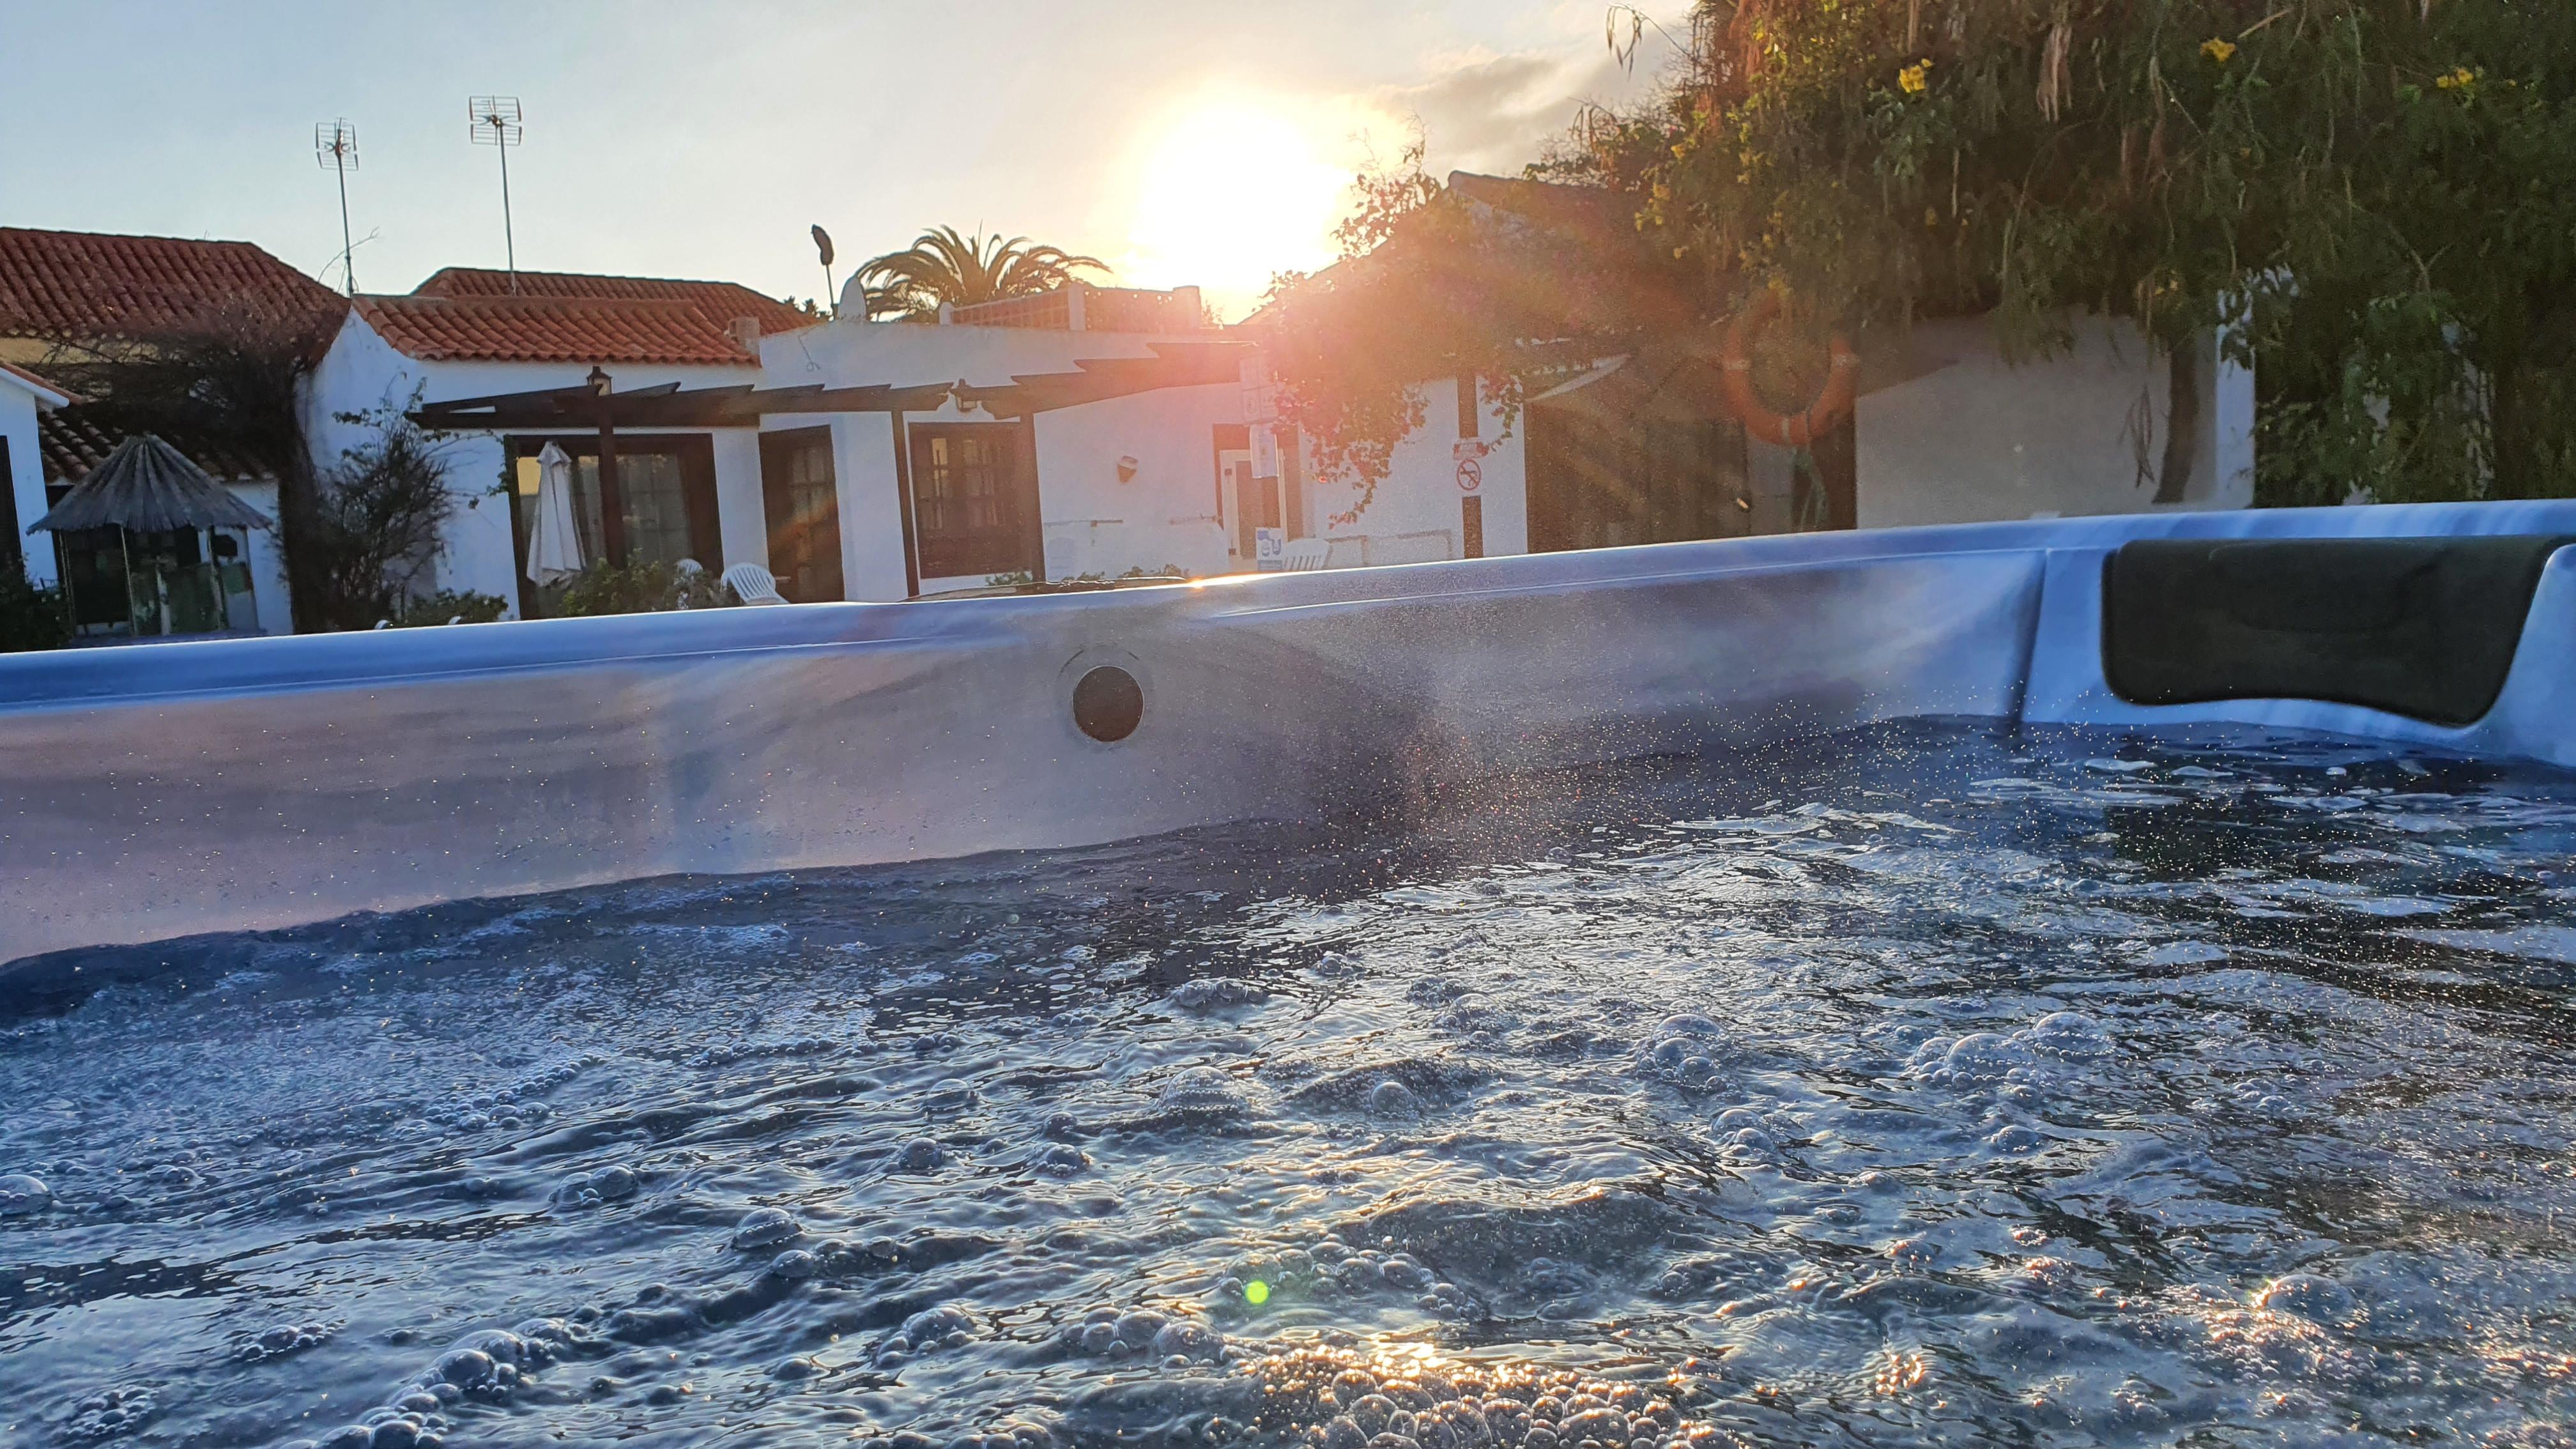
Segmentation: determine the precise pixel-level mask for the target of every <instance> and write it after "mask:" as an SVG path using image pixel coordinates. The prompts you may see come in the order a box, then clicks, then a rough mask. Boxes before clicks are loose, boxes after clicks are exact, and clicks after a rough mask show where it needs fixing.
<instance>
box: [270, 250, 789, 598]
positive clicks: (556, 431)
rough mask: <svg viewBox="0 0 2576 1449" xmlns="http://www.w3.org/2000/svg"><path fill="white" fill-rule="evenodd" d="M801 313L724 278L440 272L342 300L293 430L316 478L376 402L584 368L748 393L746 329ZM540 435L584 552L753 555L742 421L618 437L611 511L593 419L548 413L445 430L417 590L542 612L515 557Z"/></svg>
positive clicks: (757, 508) (542, 384)
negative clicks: (444, 478) (431, 530)
mask: <svg viewBox="0 0 2576 1449" xmlns="http://www.w3.org/2000/svg"><path fill="white" fill-rule="evenodd" d="M514 287H515V288H516V290H515V291H514V290H513V288H514ZM812 320H813V319H811V318H810V317H808V316H806V315H805V314H804V313H801V312H799V311H797V310H796V309H794V308H791V307H789V306H788V305H787V304H785V303H783V302H779V301H776V300H774V299H772V298H769V297H764V296H762V295H760V294H759V293H757V292H754V291H752V290H751V289H749V288H747V287H741V286H736V285H734V284H733V283H730V282H689V281H668V280H661V279H653V278H640V277H599V276H585V275H578V274H567V273H546V272H520V273H518V274H516V275H515V277H514V276H512V275H511V274H509V273H505V272H494V271H479V270H472V269H466V268H449V269H447V270H445V271H442V272H439V273H438V274H437V275H435V276H432V277H431V278H430V279H429V280H427V281H425V282H423V283H421V284H420V286H418V287H417V288H415V289H413V290H412V291H411V292H409V293H407V294H402V295H391V296H377V295H362V296H360V297H358V298H356V299H355V301H354V302H353V303H352V304H351V305H350V308H349V313H348V316H347V317H346V318H345V319H344V320H343V321H342V322H341V324H340V328H339V331H338V333H337V335H336V336H334V337H333V338H332V341H331V345H330V349H329V351H327V352H326V353H325V354H324V355H323V358H322V361H321V363H320V365H319V366H318V367H317V368H316V369H315V371H314V375H313V382H312V387H311V388H310V390H309V393H308V397H307V402H306V417H305V430H306V435H307V436H308V437H309V438H310V439H311V440H312V444H313V451H314V458H315V463H316V466H317V467H318V468H320V469H321V470H322V471H323V474H324V476H325V478H326V479H327V478H328V476H329V473H330V470H331V469H332V468H333V467H334V466H335V465H337V464H338V463H339V461H340V460H341V458H342V456H343V454H344V453H345V451H346V450H348V449H350V448H352V447H356V446H359V445H361V444H363V443H364V442H366V440H367V439H368V437H369V436H370V434H371V432H372V430H373V429H374V428H375V427H376V426H377V425H378V424H379V422H380V420H381V419H382V418H383V416H384V415H386V414H387V413H389V412H390V413H400V412H404V411H407V410H408V409H409V408H411V407H412V405H413V404H415V403H417V402H420V401H423V400H431V401H438V400H447V399H455V398H467V397H477V396H484V395H489V394H513V393H527V392H534V391H546V390H570V391H574V392H586V391H588V390H589V388H590V383H589V382H588V381H587V379H588V378H589V377H590V376H591V374H592V373H593V371H594V370H597V371H601V372H604V373H606V374H607V375H608V377H609V380H610V384H611V385H612V386H613V387H614V388H615V389H616V390H617V391H619V392H624V393H636V392H644V391H649V390H651V389H653V388H657V387H675V386H676V387H681V388H688V389H696V390H703V389H709V388H722V387H744V388H748V387H750V386H751V385H753V384H755V383H757V382H759V381H760V379H761V368H760V362H759V356H758V347H759V343H760V339H761V338H762V337H763V336H764V335H772V334H778V333H781V332H784V331H787V330H788V329H791V328H796V327H800V326H804V325H806V324H807V323H809V322H810V321H812ZM550 442H551V443H554V444H555V445H557V446H559V447H561V448H562V449H563V450H564V451H565V452H566V453H567V454H569V455H571V456H572V458H573V460H574V494H575V498H576V521H577V527H578V531H579V532H580V533H581V535H582V538H583V543H584V545H585V550H584V556H585V557H586V558H591V559H598V558H602V557H612V558H615V559H617V560H618V561H620V562H624V561H626V560H628V559H636V558H641V559H656V560H660V561H663V562H672V561H675V560H678V559H681V558H690V559H695V560H697V561H698V562H699V563H700V564H703V565H705V566H707V567H709V568H716V569H721V568H722V567H723V566H724V565H726V564H729V563H741V562H750V563H764V562H766V560H767V557H768V554H767V550H766V548H765V547H764V537H763V536H764V534H765V532H766V526H765V521H764V519H763V516H762V511H761V510H762V499H761V491H760V490H761V466H760V456H759V452H758V446H757V439H756V437H755V436H754V434H753V433H751V432H750V431H748V430H744V429H739V428H730V429H728V428H708V427H674V428H657V429H653V430H651V431H648V432H642V433H634V434H630V435H628V436H626V437H623V438H620V439H618V440H617V443H616V457H617V467H616V469H615V475H616V476H615V482H616V483H617V485H618V488H617V493H618V502H619V503H620V505H621V506H620V507H618V508H616V509H613V510H610V509H604V508H603V507H602V497H601V491H600V487H599V464H598V460H599V433H598V428H597V427H596V425H595V424H590V423H587V422H585V421H584V420H583V419H582V418H581V417H580V416H578V415H573V414H564V413H561V412H560V411H555V412H553V413H552V414H551V415H549V416H544V417H540V418H537V419H535V420H534V421H532V422H531V423H530V424H529V425H526V426H521V427H516V428H513V429H510V430H508V431H498V432H496V431H474V432H463V433H459V434H457V435H455V436H454V437H453V438H451V439H450V440H448V451H447V458H448V476H449V481H450V486H451V487H453V488H454V490H455V491H456V493H457V494H458V495H459V499H458V502H459V506H458V508H457V509H456V511H455V515H454V517H453V518H452V519H451V520H450V522H449V524H448V528H447V536H446V547H445V549H444V551H443V552H442V554H441V556H440V558H439V561H438V565H437V569H436V577H435V580H434V581H429V586H430V587H434V588H437V589H453V590H458V591H470V592H474V593H483V594H495V595H499V596H500V597H501V598H503V599H505V600H508V601H509V603H510V611H509V616H511V617H518V616H521V615H522V614H541V613H543V612H544V608H543V601H542V600H541V599H540V598H538V597H537V592H538V591H537V590H536V586H535V585H534V584H533V583H531V582H530V581H528V580H527V579H525V578H524V577H523V568H522V561H523V560H524V559H525V558H526V557H527V515H528V510H529V508H530V507H532V500H533V498H534V496H535V492H536V484H537V472H536V457H537V454H538V453H539V451H541V450H542V449H543V448H544V447H545V445H546V444H548V443H550Z"/></svg>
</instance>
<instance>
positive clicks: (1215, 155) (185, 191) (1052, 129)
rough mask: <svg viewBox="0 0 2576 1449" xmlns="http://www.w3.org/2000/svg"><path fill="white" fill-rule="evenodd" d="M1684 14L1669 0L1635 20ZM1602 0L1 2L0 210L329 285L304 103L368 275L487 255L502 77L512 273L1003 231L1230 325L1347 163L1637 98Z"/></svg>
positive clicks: (1510, 168)
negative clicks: (266, 265) (516, 144)
mask: <svg viewBox="0 0 2576 1449" xmlns="http://www.w3.org/2000/svg"><path fill="white" fill-rule="evenodd" d="M1644 8H1645V10H1646V11H1647V13H1648V14H1650V15H1653V16H1656V17H1657V18H1659V19H1661V20H1662V21H1663V22H1664V23H1665V24H1667V25H1671V26H1674V28H1675V29H1678V28H1679V27H1678V24H1677V20H1678V16H1679V14H1680V12H1681V11H1682V10H1684V9H1685V8H1686V6H1685V5H1684V4H1682V3H1678V0H1661V3H1655V4H1649V5H1647V6H1645V7H1644ZM1608 9H1609V7H1608V6H1607V5H1605V4H1603V3H1599V0H1448V3H1420V4H1412V5H1391V4H1387V3H1385V0H1379V3H1374V4H1372V3H1365V0H1284V3H1273V0H1206V3H1198V4H1162V3H1133V0H1130V3H1099V4H1091V3H1079V0H1057V3H1053V4H1043V5H1036V4H1019V3H978V0H960V3H954V4H949V5H939V6H930V5H920V4H908V5H894V4H882V3H875V0H865V3H841V4H820V3H789V0H775V3H763V0H704V3H690V4H682V3H670V0H626V3H618V4H608V3H593V0H517V3H514V4H486V3H473V0H455V3H446V4H441V5H437V6H415V5H406V6H393V5H381V4H369V3H365V0H344V3H341V4H336V5H319V4H305V3H300V0H255V3H254V0H231V3H224V4H214V3H141V0H80V3H76V4H63V3H60V0H41V3H40V0H0V225H6V226H33V227H53V228H63V229H70V230H84V231H114V232H132V233H145V234H152V235H165V236H184V237H213V238H226V239H238V240H246V241H253V242H257V243H259V244H260V245H261V246H263V247H266V248H267V249H268V250H269V251H271V252H273V253H275V254H276V255H277V256H279V257H281V258H283V259H284V260H286V261H287V262H289V263H291V264H293V265H295V266H297V267H300V268H302V269H304V270H305V271H307V272H310V273H312V274H314V275H316V276H322V277H325V278H326V279H327V280H329V281H331V282H332V284H333V285H335V286H336V285H339V283H340V280H341V271H340V265H341V264H340V235H341V234H340V217H339V201H338V193H337V191H336V189H335V186H334V181H333V177H332V174H331V172H329V171H328V170H325V169H323V168H321V167H320V166H319V165H318V164H317V163H316V160H315V157H314V154H313V132H314V126H315V124H316V123H317V122H327V121H332V120H337V119H341V118H346V119H347V120H348V121H349V122H351V123H352V124H353V125H355V127H356V128H357V134H358V159H359V167H358V170H357V171H356V172H355V173H354V174H352V175H351V176H350V177H349V178H348V185H349V215H350V223H351V226H352V229H353V230H354V232H355V234H356V236H357V238H358V245H357V248H356V252H355V258H354V260H355V270H356V274H357V281H358V285H359V288H360V289H361V290H363V291H378V292H398V291H407V290H409V289H410V288H412V287H413V286H414V285H416V284H417V283H419V282H420V281H421V280H422V279H423V278H425V277H427V276H428V275H429V274H430V273H432V272H434V271H436V270H438V269H439V268H440V267H444V266H488V267H497V266H500V265H501V264H502V260H503V247H504V243H503V232H502V214H501V196H500V193H501V185H500V171H499V165H500V159H499V157H498V155H497V154H496V152H495V151H494V150H493V149H492V148H489V147H484V146H477V145H474V144H472V142H471V139H470V137H469V130H470V123H469V122H468V120H467V98H468V97H469V96H473V95H478V94H495V93H498V94H512V95H516V96H517V97H518V98H519V100H520V103H521V105H522V108H523V111H524V115H525V118H526V136H525V140H524V144H523V145H522V146H521V147H520V148H518V149H517V150H514V151H512V152H511V153H510V156H509V166H510V191H511V199H512V217H513V222H514V230H515V235H516V240H517V249H518V260H519V264H520V265H521V266H522V267H525V268H528V269H530V270H549V271H588V272H613V273H624V274H630V275H639V276H677V277H708V278H720V279H725V280H731V281H738V282H742V283H744V284H746V285H749V286H752V287H756V288H758V289H760V290H761V291H764V292H767V293H770V294H772V295H777V296H795V297H808V296H814V295H817V294H819V293H821V292H822V290H823V273H822V270H821V268H820V266H819V265H818V263H817V261H816V257H815V252H814V247H813V243H812V242H811V240H810V239H809V237H808V235H807V228H808V227H809V226H810V225H813V224H816V223H820V224H821V225H822V226H823V227H825V228H826V229H827V230H828V231H830V233H831V234H832V236H833V239H834V242H835V244H836V248H837V250H838V252H839V254H840V257H841V263H842V264H841V266H840V267H839V268H838V269H837V271H836V277H837V278H838V279H840V280H846V278H847V276H848V268H849V266H850V264H851V263H853V262H854V261H857V260H861V259H864V258H866V257H868V256H872V255H876V254H878V253H881V252H886V251H892V250H896V249H898V248H900V247H902V246H904V245H906V244H908V243H909V242H910V240H911V239H912V237H913V236H914V235H915V234H916V233H918V232H919V231H921V230H922V229H924V228H925V227H928V226H931V225H935V224H950V225H955V226H957V227H958V228H960V229H961V230H964V231H968V232H973V231H976V230H978V229H982V230H986V231H993V232H999V233H1001V234H1004V235H1013V236H1018V235H1026V236H1029V237H1033V238H1035V239H1037V240H1039V241H1043V242H1050V243H1054V244H1056V245H1059V246H1062V247H1064V248H1066V249H1068V250H1070V251H1074V252H1077V253H1087V254H1090V255H1094V256H1098V257H1100V258H1102V259H1104V260H1105V261H1107V262H1109V263H1110V264H1111V265H1112V267H1113V269H1114V271H1115V274H1116V275H1115V278H1114V280H1115V281H1116V282H1117V283H1120V284H1124V285H1131V286H1147V287H1167V286H1175V285H1181V284H1185V283H1195V284H1197V285H1200V286H1201V287H1203V288H1204V289H1205V290H1206V292H1207V294H1208V296H1209V299H1210V300H1211V301H1213V302H1214V303H1215V304H1216V305H1217V307H1218V308H1219V311H1220V312H1221V313H1222V314H1223V315H1225V316H1227V317H1228V318H1233V317H1236V316H1240V315H1241V314H1242V313H1243V312H1244V311H1246V310H1248V308H1249V307H1250V306H1251V304H1252V303H1253V302H1254V301H1255V300H1256V299H1257V298H1258V296H1259V294H1260V293H1261V291H1262V290H1263V288H1264V287H1265V286H1266V285H1267V283H1268V280H1269V278H1270V275H1271V274H1272V273H1273V272H1275V271H1279V270H1282V269H1288V268H1311V267H1314V266H1316V265H1319V264H1321V263H1323V262H1325V261H1328V260H1330V259H1331V256H1332V244H1331V240H1330V237H1329V232H1330V229H1331V226H1332V224H1333V222H1334V221H1335V220H1336V219H1337V218H1338V217H1339V216H1340V215H1341V214H1342V212H1343V211H1344V210H1346V209H1347V205H1348V201H1349V187H1350V181H1351V177H1352V175H1353V173H1354V172H1355V171H1357V170H1358V169H1360V168H1362V167H1364V166H1367V165H1370V164H1372V163H1376V164H1387V163H1392V162H1394V161H1395V160H1396V159H1397V158H1398V157H1399V156H1400V155H1401V154H1402V152H1403V151H1404V149H1405V147H1406V145H1407V143H1408V141H1409V140H1410V138H1411V137H1412V136H1413V134H1414V133H1415V132H1416V131H1417V129H1418V131H1419V133H1420V135H1421V137H1422V139H1423V141H1424V143H1425V145H1426V147H1427V164H1428V165H1429V167H1430V168H1431V169H1432V170H1433V171H1434V172H1446V171H1447V170H1449V169H1451V168H1462V169H1466V170H1480V171H1490V172H1498V173H1504V174H1511V173H1517V172H1518V171H1519V169H1520V167H1521V166H1522V165H1523V164H1525V163H1526V162H1528V161H1530V160H1532V159H1534V158H1535V157H1536V156H1537V155H1538V153H1539V150H1540V148H1541V146H1543V145H1544V144H1545V142H1546V141H1547V140H1548V138H1549V137H1551V136H1553V135H1556V134H1558V133H1560V132H1562V131H1563V129H1564V128H1565V127H1566V125H1567V124H1568V123H1569V122H1570V121H1571V120H1572V119H1573V118H1574V115H1575V113H1576V108H1577V105H1578V103H1579V102H1581V101H1585V100H1590V101H1594V102H1601V103H1608V104H1613V105H1616V104H1620V103H1623V102H1626V101H1630V100H1633V99H1634V98H1636V97H1637V96H1639V95H1640V94H1642V93H1643V92H1644V91H1645V90H1646V89H1647V88H1648V87H1649V86H1650V85H1651V84H1652V81H1653V75H1654V71H1655V69H1656V67H1657V63H1658V60H1659V57H1658V55H1657V53H1656V46H1657V45H1658V43H1659V42H1657V41H1656V40H1655V39H1654V37H1653V36H1652V34H1651V32H1650V33H1649V36H1648V40H1647V43H1646V46H1645V47H1644V49H1643V50H1642V51H1641V53H1640V55H1639V58H1638V60H1637V63H1636V64H1635V66H1634V67H1633V70H1631V69H1630V68H1627V67H1623V66H1622V65H1620V64H1619V63H1618V62H1617V61H1616V60H1615V59H1614V58H1613V57H1612V55H1611V53H1610V51H1609V49H1608V47H1607V46H1606V45H1605V43H1604V27H1605V21H1606V19H1607V12H1608Z"/></svg>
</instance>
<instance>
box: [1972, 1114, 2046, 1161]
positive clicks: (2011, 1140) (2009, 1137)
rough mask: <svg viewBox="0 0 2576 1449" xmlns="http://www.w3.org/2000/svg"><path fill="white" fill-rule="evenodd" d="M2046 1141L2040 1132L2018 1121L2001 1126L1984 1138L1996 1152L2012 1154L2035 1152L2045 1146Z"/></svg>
mask: <svg viewBox="0 0 2576 1449" xmlns="http://www.w3.org/2000/svg"><path fill="white" fill-rule="evenodd" d="M2047 1143H2048V1139H2047V1138H2045V1137H2042V1136H2041V1135H2040V1134H2038V1133H2037V1132H2034V1131H2032V1130H2031V1129H2030V1128H2028V1127H2024V1126H2022V1125H2021V1124H2020V1123H2018V1122H2016V1123H2013V1124H2012V1125H2010V1126H2008V1127H2005V1128H2003V1129H2002V1130H2000V1131H1998V1132H1996V1133H1995V1134H1994V1135H1993V1136H1991V1137H1989V1138H1987V1139H1986V1145H1987V1146H1988V1147H1991V1148H1993V1149H1994V1150H1996V1151H1997V1152H2009V1153H2014V1154H2019V1153H2024V1152H2036V1151H2038V1150H2039V1149H2040V1148H2041V1147H2043V1146H2046V1145H2047Z"/></svg>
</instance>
